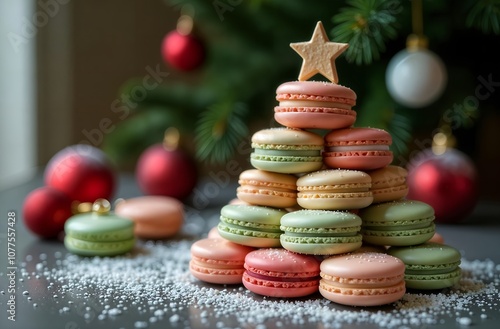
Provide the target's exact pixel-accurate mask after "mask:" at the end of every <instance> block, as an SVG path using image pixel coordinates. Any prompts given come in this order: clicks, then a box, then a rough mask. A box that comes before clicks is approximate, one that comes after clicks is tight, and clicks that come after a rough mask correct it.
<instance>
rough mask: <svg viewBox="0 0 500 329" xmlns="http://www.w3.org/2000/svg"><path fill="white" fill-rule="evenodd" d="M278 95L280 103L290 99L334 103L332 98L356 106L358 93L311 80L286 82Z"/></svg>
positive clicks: (279, 87) (280, 86) (328, 83)
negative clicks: (341, 99)
mask: <svg viewBox="0 0 500 329" xmlns="http://www.w3.org/2000/svg"><path fill="white" fill-rule="evenodd" d="M276 95H277V96H276V99H277V100H278V101H280V100H282V99H289V98H296V99H308V100H317V101H332V99H331V98H330V97H335V98H343V99H345V100H344V102H345V103H349V104H351V105H355V104H356V93H355V92H354V91H353V90H352V89H350V88H348V87H345V86H342V85H339V84H335V83H331V82H323V81H310V80H309V81H289V82H284V83H282V84H281V85H279V86H278V88H277V89H276ZM281 95H284V96H281ZM294 95H296V96H294ZM315 96H316V97H315ZM317 96H320V97H317ZM321 96H325V97H328V98H324V97H321Z"/></svg>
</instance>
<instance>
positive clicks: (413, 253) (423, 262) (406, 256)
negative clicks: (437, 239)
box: [387, 242, 462, 269]
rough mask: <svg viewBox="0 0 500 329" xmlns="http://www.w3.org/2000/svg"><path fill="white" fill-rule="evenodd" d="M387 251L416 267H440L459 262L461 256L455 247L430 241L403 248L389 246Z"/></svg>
mask: <svg viewBox="0 0 500 329" xmlns="http://www.w3.org/2000/svg"><path fill="white" fill-rule="evenodd" d="M387 252H388V253H389V254H390V255H392V256H394V257H397V258H399V259H401V260H402V261H403V262H404V263H405V264H407V266H408V265H411V266H417V267H418V266H422V267H423V266H430V267H434V266H439V267H442V266H443V264H454V263H457V262H460V260H461V257H462V256H461V254H460V252H459V251H458V250H457V249H456V248H454V247H452V246H448V245H445V244H440V243H432V242H428V243H425V244H420V245H415V246H410V247H405V248H396V247H391V248H389V250H388V251H387ZM422 269H423V268H422Z"/></svg>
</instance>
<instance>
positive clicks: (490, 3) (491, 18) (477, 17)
mask: <svg viewBox="0 0 500 329" xmlns="http://www.w3.org/2000/svg"><path fill="white" fill-rule="evenodd" d="M466 24H467V26H468V27H475V28H477V29H479V30H481V31H482V32H483V33H485V34H488V33H494V34H500V0H480V1H474V2H473V5H472V8H471V9H470V10H469V15H468V16H467V21H466Z"/></svg>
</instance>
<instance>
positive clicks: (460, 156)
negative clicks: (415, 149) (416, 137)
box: [407, 148, 477, 223]
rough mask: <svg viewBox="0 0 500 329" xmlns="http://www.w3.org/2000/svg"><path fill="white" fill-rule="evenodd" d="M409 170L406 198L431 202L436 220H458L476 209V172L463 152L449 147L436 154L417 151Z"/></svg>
mask: <svg viewBox="0 0 500 329" xmlns="http://www.w3.org/2000/svg"><path fill="white" fill-rule="evenodd" d="M407 169H408V178H407V184H408V187H409V192H408V196H407V199H411V200H419V201H423V202H425V203H427V204H429V205H431V206H432V207H433V208H434V211H435V216H436V219H435V220H436V222H442V223H454V222H459V221H461V220H463V219H464V218H465V217H466V216H467V215H469V214H470V213H471V212H472V210H473V209H474V206H475V205H476V202H477V182H476V178H477V174H476V169H475V166H474V164H473V163H472V161H471V160H470V158H469V157H468V156H467V155H466V154H464V153H463V152H461V151H459V150H456V149H452V148H447V149H446V150H445V151H444V153H442V154H434V153H433V152H432V150H431V149H427V150H424V151H422V152H421V153H419V154H417V156H415V157H414V158H413V160H412V161H411V162H410V164H409V166H408V168H407Z"/></svg>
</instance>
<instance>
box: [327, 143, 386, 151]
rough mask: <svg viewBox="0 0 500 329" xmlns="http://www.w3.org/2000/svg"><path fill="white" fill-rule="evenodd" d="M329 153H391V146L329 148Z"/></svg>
mask: <svg viewBox="0 0 500 329" xmlns="http://www.w3.org/2000/svg"><path fill="white" fill-rule="evenodd" d="M325 151H327V152H359V151H389V145H384V144H373V145H349V146H343V145H342V146H327V147H325Z"/></svg>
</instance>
